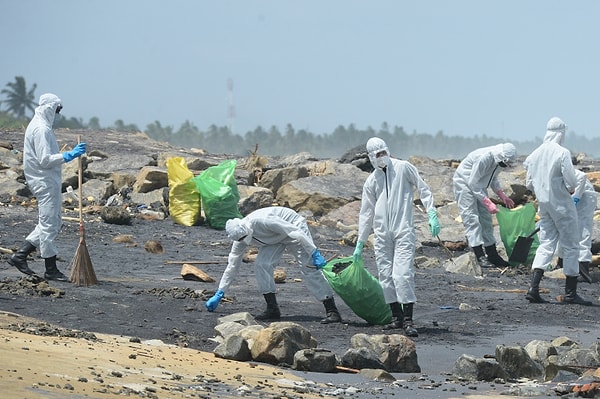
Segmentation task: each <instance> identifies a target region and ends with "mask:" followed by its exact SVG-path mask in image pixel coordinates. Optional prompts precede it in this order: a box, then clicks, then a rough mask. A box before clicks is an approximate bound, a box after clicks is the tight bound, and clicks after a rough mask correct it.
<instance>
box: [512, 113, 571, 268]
mask: <svg viewBox="0 0 600 399" xmlns="http://www.w3.org/2000/svg"><path fill="white" fill-rule="evenodd" d="M565 131H566V126H565V124H564V122H563V121H561V120H560V119H559V118H552V119H550V121H548V126H547V130H546V135H545V136H544V142H543V143H542V144H541V145H540V146H539V147H538V148H536V149H535V150H534V151H533V152H532V153H531V154H530V155H529V156H528V157H527V159H525V162H524V163H523V166H525V169H526V170H527V176H526V179H525V184H526V186H527V188H528V189H530V190H531V191H533V192H534V193H535V196H536V198H537V200H538V214H539V216H540V221H539V224H538V225H539V227H540V232H539V240H540V245H539V246H538V249H537V251H536V253H535V258H534V259H533V264H532V265H531V268H532V269H542V270H546V269H547V267H548V266H549V265H550V263H551V261H552V258H553V256H554V252H555V250H556V248H557V245H558V244H559V242H560V245H561V247H562V251H563V271H564V273H565V275H566V276H578V275H579V263H578V254H579V237H580V235H579V228H578V223H577V210H576V209H575V204H574V203H573V198H571V193H573V192H574V190H575V188H576V187H577V176H576V174H575V168H574V167H573V163H572V162H571V154H570V152H569V150H567V149H566V148H564V147H562V145H561V144H562V142H563V138H564V134H565Z"/></svg>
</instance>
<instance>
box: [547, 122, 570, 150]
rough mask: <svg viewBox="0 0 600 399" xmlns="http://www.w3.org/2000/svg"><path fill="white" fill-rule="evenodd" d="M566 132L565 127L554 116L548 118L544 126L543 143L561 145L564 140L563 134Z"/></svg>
mask: <svg viewBox="0 0 600 399" xmlns="http://www.w3.org/2000/svg"><path fill="white" fill-rule="evenodd" d="M566 131H567V125H566V124H565V123H564V122H563V121H562V120H561V119H560V118H557V117H556V116H555V117H553V118H550V120H549V121H548V123H547V124H546V135H545V136H544V143H550V142H554V143H556V144H560V145H562V142H563V139H564V138H565V132H566Z"/></svg>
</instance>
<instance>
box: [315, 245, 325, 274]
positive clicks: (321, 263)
mask: <svg viewBox="0 0 600 399" xmlns="http://www.w3.org/2000/svg"><path fill="white" fill-rule="evenodd" d="M312 262H313V265H315V266H316V267H317V270H321V269H322V268H323V267H325V265H326V264H327V261H326V260H325V258H324V257H323V255H321V252H319V250H318V249H315V251H314V252H313V253H312Z"/></svg>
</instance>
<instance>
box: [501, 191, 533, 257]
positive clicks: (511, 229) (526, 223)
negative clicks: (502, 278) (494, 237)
mask: <svg viewBox="0 0 600 399" xmlns="http://www.w3.org/2000/svg"><path fill="white" fill-rule="evenodd" d="M535 214H536V209H535V207H534V206H533V204H532V203H531V202H529V203H527V204H525V205H523V206H520V207H517V208H513V209H508V208H504V207H501V206H500V207H498V213H496V219H497V220H498V227H499V228H500V238H501V239H502V242H503V243H504V248H505V249H506V253H507V254H508V256H509V257H510V254H512V251H513V248H514V247H515V243H516V242H517V239H518V238H519V236H522V237H527V236H528V235H529V234H531V233H533V231H534V230H535ZM539 245H540V241H539V239H538V236H537V234H536V235H534V236H533V243H532V244H531V249H530V250H529V254H528V255H527V263H526V264H527V265H531V264H532V263H533V258H534V257H535V251H536V250H537V247H538V246H539ZM511 264H512V265H513V266H517V265H518V264H515V263H511Z"/></svg>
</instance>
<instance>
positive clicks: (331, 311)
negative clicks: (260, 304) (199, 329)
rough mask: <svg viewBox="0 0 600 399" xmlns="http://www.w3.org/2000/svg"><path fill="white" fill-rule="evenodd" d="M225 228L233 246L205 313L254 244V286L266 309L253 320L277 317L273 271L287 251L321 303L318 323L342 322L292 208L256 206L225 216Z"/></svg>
mask: <svg viewBox="0 0 600 399" xmlns="http://www.w3.org/2000/svg"><path fill="white" fill-rule="evenodd" d="M225 230H226V232H227V236H228V237H229V239H231V240H232V241H233V245H232V247H231V251H230V252H229V257H228V261H227V268H226V269H225V271H224V272H223V276H222V277H221V281H220V282H219V289H218V290H217V291H216V293H215V295H214V296H213V297H212V298H210V299H209V300H208V301H206V309H207V310H208V311H209V312H212V311H214V310H215V309H216V308H217V306H218V305H219V302H220V301H221V299H222V298H223V296H224V295H225V292H227V291H228V289H229V287H230V286H231V284H232V282H233V280H234V277H235V275H236V274H237V272H238V270H239V268H240V265H241V264H242V257H243V255H244V253H245V252H246V249H247V247H248V246H249V245H254V246H257V247H258V248H259V250H258V255H257V256H256V260H255V261H254V271H255V274H256V280H257V283H258V289H259V291H260V293H261V294H263V296H264V298H265V301H266V302H267V309H266V310H265V312H263V313H261V314H259V315H257V316H256V319H257V320H277V319H279V318H280V317H281V312H280V310H279V305H278V304H277V299H276V296H275V293H276V288H275V280H274V278H273V271H274V269H275V266H276V265H277V264H278V263H279V261H280V260H281V257H282V255H283V252H284V251H285V250H288V251H289V253H291V254H293V255H294V256H295V258H296V261H297V262H298V265H299V266H300V270H301V273H302V275H303V276H304V281H306V284H307V286H308V289H309V291H310V292H311V294H312V295H313V296H314V297H315V298H316V299H317V300H318V301H320V302H322V303H323V305H324V306H325V313H326V317H325V318H324V319H322V320H321V323H323V324H329V323H339V322H341V321H342V318H341V316H340V312H339V311H338V309H337V307H336V305H335V300H334V298H333V289H332V288H331V286H330V285H329V282H327V279H326V278H325V276H324V275H323V273H322V272H321V269H322V268H323V267H324V266H325V264H326V261H325V258H323V256H322V255H321V253H320V252H319V250H318V249H317V247H316V246H315V244H314V243H313V240H312V236H311V234H310V230H309V229H308V225H307V224H306V219H305V218H304V217H302V216H301V215H299V214H298V213H297V212H295V211H294V210H293V209H290V208H286V207H281V206H272V207H267V208H262V209H257V210H255V211H253V212H251V213H250V214H248V215H247V216H246V217H244V218H243V219H229V220H228V221H227V223H226V224H225Z"/></svg>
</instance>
